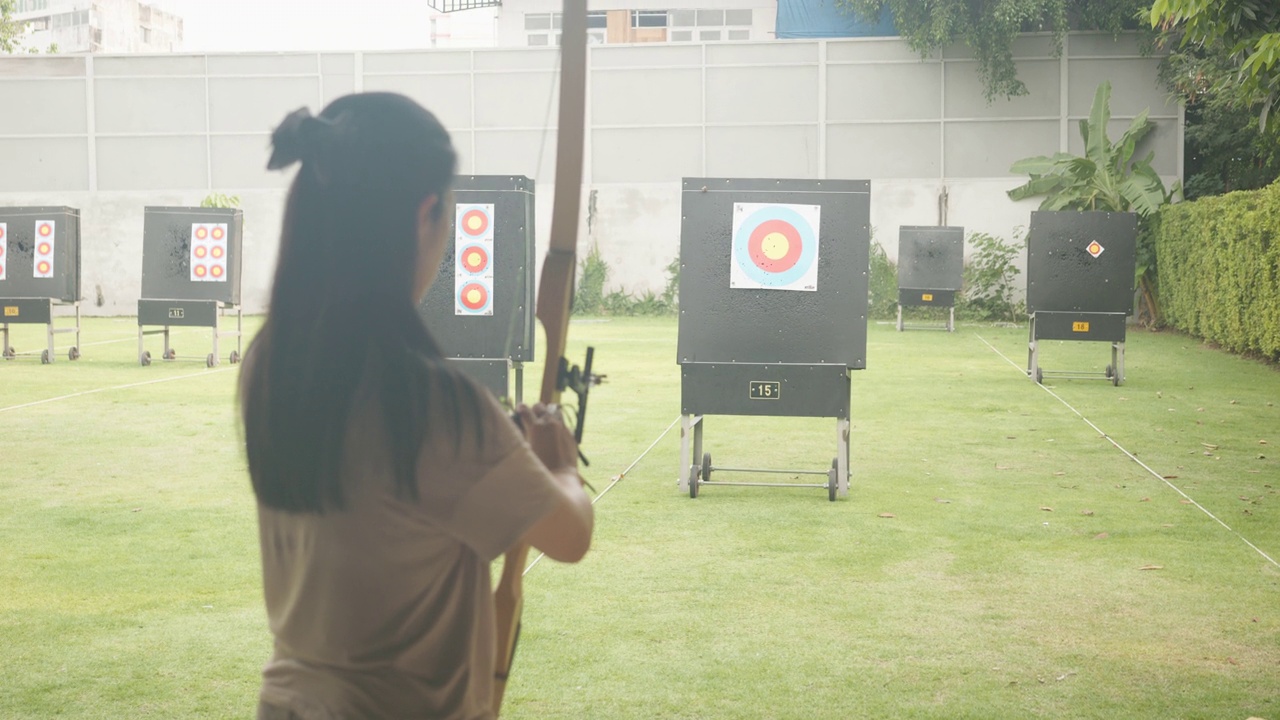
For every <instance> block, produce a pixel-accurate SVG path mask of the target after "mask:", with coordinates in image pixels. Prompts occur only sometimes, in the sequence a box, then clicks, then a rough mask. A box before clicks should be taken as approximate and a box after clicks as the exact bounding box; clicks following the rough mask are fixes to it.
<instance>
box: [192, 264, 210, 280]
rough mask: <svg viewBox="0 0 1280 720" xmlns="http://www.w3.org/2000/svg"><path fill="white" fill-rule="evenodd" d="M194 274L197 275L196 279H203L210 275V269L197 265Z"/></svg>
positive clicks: (193, 270)
mask: <svg viewBox="0 0 1280 720" xmlns="http://www.w3.org/2000/svg"><path fill="white" fill-rule="evenodd" d="M192 272H194V273H195V274H196V277H198V278H202V277H204V276H205V275H208V274H209V268H207V267H205V266H204V265H197V266H195V268H194V269H192Z"/></svg>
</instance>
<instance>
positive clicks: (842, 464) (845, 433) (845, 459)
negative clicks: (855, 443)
mask: <svg viewBox="0 0 1280 720" xmlns="http://www.w3.org/2000/svg"><path fill="white" fill-rule="evenodd" d="M849 427H850V423H849V420H848V418H841V419H840V420H837V421H836V478H837V480H836V496H837V497H848V495H849Z"/></svg>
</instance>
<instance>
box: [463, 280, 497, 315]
mask: <svg viewBox="0 0 1280 720" xmlns="http://www.w3.org/2000/svg"><path fill="white" fill-rule="evenodd" d="M489 302H490V298H489V288H487V287H485V286H484V283H478V282H473V283H467V284H466V285H463V286H462V289H461V290H459V291H458V304H459V305H461V306H462V307H463V308H464V309H466V310H467V311H468V312H473V313H482V312H485V311H486V310H488V309H489Z"/></svg>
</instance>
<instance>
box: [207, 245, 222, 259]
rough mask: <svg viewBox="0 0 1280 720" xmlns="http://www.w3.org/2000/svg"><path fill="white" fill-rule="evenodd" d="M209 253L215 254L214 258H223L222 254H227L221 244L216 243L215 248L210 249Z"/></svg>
mask: <svg viewBox="0 0 1280 720" xmlns="http://www.w3.org/2000/svg"><path fill="white" fill-rule="evenodd" d="M209 253H210V254H211V255H213V259H214V260H221V259H222V256H223V255H224V254H226V252H225V251H224V250H223V249H222V246H221V245H214V246H213V249H212V250H210V251H209Z"/></svg>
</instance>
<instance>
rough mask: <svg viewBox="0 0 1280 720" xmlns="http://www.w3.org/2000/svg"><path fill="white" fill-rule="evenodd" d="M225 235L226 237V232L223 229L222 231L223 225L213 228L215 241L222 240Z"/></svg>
mask: <svg viewBox="0 0 1280 720" xmlns="http://www.w3.org/2000/svg"><path fill="white" fill-rule="evenodd" d="M223 235H226V232H225V231H223V229H222V226H221V225H218V226H215V227H214V228H213V239H214V240H221V239H222V236H223Z"/></svg>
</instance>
